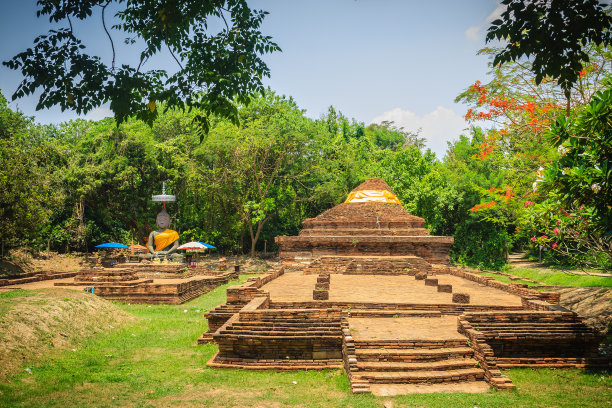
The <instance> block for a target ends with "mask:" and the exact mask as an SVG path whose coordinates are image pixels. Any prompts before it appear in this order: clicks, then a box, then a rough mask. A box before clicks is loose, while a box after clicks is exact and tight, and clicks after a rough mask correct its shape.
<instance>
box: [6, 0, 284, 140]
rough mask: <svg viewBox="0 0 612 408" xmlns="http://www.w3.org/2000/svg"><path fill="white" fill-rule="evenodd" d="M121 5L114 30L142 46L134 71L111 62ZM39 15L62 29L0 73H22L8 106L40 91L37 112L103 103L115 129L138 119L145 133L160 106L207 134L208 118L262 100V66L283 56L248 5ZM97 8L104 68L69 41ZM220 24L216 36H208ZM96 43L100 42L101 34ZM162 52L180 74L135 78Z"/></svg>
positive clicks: (139, 5)
mask: <svg viewBox="0 0 612 408" xmlns="http://www.w3.org/2000/svg"><path fill="white" fill-rule="evenodd" d="M115 3H116V5H118V6H120V7H121V8H120V10H119V11H118V12H117V13H116V14H115V18H116V19H117V20H118V21H119V23H118V24H116V25H114V26H113V27H112V29H115V30H118V31H119V32H120V33H122V34H127V35H129V37H128V38H127V39H126V40H125V42H126V43H127V44H130V46H131V47H135V46H134V45H133V44H134V43H135V42H136V39H139V40H142V41H143V42H144V43H145V45H146V46H145V49H144V50H142V52H141V53H140V62H139V64H138V65H137V66H130V65H127V64H119V63H118V62H117V63H116V61H115V59H116V55H115V45H114V43H113V38H112V36H111V33H110V32H109V30H108V28H107V26H106V22H105V14H104V13H105V11H106V9H107V8H108V7H109V6H111V5H112V6H115ZM38 7H39V9H38V10H37V16H38V17H41V16H48V17H49V21H50V22H53V23H61V24H65V26H64V27H63V28H59V29H53V30H50V31H49V33H48V34H46V35H41V36H39V37H37V38H36V39H35V40H34V47H33V48H28V49H27V50H25V51H23V52H21V53H19V54H17V55H16V56H14V57H13V58H12V59H11V60H9V61H5V62H3V64H4V65H5V66H7V67H9V68H11V69H14V70H20V71H21V73H22V74H23V76H24V79H23V81H22V82H21V84H20V85H19V87H18V88H17V90H16V91H15V93H14V95H13V99H15V98H20V97H23V96H25V95H29V94H33V93H34V92H37V91H39V92H41V94H40V98H39V102H38V105H37V109H42V108H49V107H51V106H60V107H61V109H62V110H74V111H75V112H77V113H79V114H82V113H87V112H89V111H91V110H92V109H95V108H96V107H99V106H101V105H103V104H104V103H106V102H110V109H111V110H112V111H113V113H114V115H115V119H116V121H117V123H118V124H119V123H123V122H125V121H126V120H127V119H128V118H130V117H136V118H139V119H141V120H142V121H144V122H145V123H147V124H149V125H151V124H152V123H153V121H154V120H155V119H156V118H157V117H158V116H159V110H158V107H157V105H158V104H160V103H164V108H165V109H166V110H168V109H175V108H178V109H181V110H183V111H184V110H188V111H190V112H191V110H192V109H196V110H197V111H198V112H199V113H198V114H196V115H194V116H193V117H192V120H193V121H194V123H196V124H197V125H198V131H199V132H200V134H201V135H203V134H205V133H208V130H209V128H210V118H209V116H210V115H211V114H213V113H214V114H215V115H217V116H220V117H223V118H226V119H228V120H230V121H232V122H233V123H237V121H238V111H237V107H236V106H235V104H234V102H236V101H237V102H239V103H242V104H245V103H247V102H248V101H249V100H250V98H251V95H252V94H253V93H262V92H263V91H264V87H263V84H262V78H263V77H264V76H270V70H269V69H268V67H267V66H266V64H265V63H264V62H263V60H262V59H261V56H262V55H263V54H265V53H270V52H274V51H280V48H279V47H278V45H277V44H275V43H274V42H273V41H272V40H271V37H269V36H265V35H264V34H262V33H261V31H260V27H261V25H262V22H263V19H264V17H265V15H266V14H267V13H266V12H265V11H262V10H254V9H250V8H249V6H248V4H247V2H246V1H245V0H229V1H210V0H208V1H196V2H184V1H179V0H170V1H165V2H162V3H159V2H149V1H137V0H129V1H122V0H108V1H107V0H94V1H89V0H69V1H63V2H58V1H55V0H40V1H38ZM98 7H99V8H100V9H101V18H102V26H103V28H104V31H105V35H106V36H107V37H108V39H109V42H110V46H111V48H112V51H113V57H112V61H111V63H110V64H105V63H104V62H102V60H101V58H100V57H99V56H97V55H94V54H88V53H86V52H85V49H86V47H85V45H84V44H83V43H82V41H81V40H80V39H78V38H77V37H76V34H75V32H74V31H73V27H72V19H78V20H91V19H92V15H93V13H94V9H96V8H98ZM214 23H220V24H221V25H222V29H221V30H220V31H219V32H211V30H210V29H209V27H210V26H211V25H214ZM101 35H104V34H102V33H101ZM162 48H165V49H167V50H168V51H169V52H170V55H172V57H173V58H174V60H175V61H176V63H177V71H176V72H175V73H173V74H170V73H168V72H166V71H164V70H155V69H151V70H148V71H142V70H141V68H143V66H144V65H145V63H146V62H147V60H148V59H149V58H151V57H153V56H154V55H156V54H158V53H159V52H160V51H161V50H162Z"/></svg>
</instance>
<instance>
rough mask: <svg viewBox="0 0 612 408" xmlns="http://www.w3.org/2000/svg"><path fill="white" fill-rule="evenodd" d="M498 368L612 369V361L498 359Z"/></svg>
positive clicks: (583, 358)
mask: <svg viewBox="0 0 612 408" xmlns="http://www.w3.org/2000/svg"><path fill="white" fill-rule="evenodd" d="M497 366H498V367H499V368H512V367H554V368H567V367H590V368H612V360H611V359H609V358H606V357H593V358H588V357H499V358H497Z"/></svg>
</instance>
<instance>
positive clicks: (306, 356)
mask: <svg viewBox="0 0 612 408" xmlns="http://www.w3.org/2000/svg"><path fill="white" fill-rule="evenodd" d="M213 338H214V340H215V341H216V342H217V343H218V344H219V354H218V357H217V356H216V357H215V359H213V360H211V362H212V363H217V364H219V363H221V364H223V363H233V364H240V363H243V364H244V365H248V364H249V363H250V362H257V361H261V360H276V361H287V362H289V363H291V365H292V366H293V368H294V369H296V368H301V367H300V365H304V366H320V367H324V366H326V365H329V364H332V365H334V366H340V365H341V359H342V352H341V343H342V330H341V311H340V309H321V310H316V309H308V310H305V309H284V310H270V309H264V310H252V311H248V310H247V311H245V308H243V310H242V311H241V312H239V313H238V314H237V315H235V316H233V317H232V318H231V319H230V320H229V321H228V322H227V323H226V324H225V325H223V326H222V327H221V328H220V329H219V330H217V331H216V332H215V333H214V335H213ZM300 362H302V363H303V364H301V363H300ZM257 364H259V363H257ZM245 368H249V367H245Z"/></svg>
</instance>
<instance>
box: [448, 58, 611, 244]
mask: <svg viewBox="0 0 612 408" xmlns="http://www.w3.org/2000/svg"><path fill="white" fill-rule="evenodd" d="M497 52H498V50H495V49H490V48H485V49H483V50H482V51H481V53H482V54H486V55H490V56H494V55H495V54H496V53H497ZM589 53H590V55H591V58H590V62H589V63H588V64H586V65H585V66H584V69H583V70H582V71H581V72H580V77H579V78H578V81H577V82H576V84H575V85H574V87H573V88H572V92H571V93H570V98H569V99H567V98H566V97H565V92H564V91H563V90H562V89H561V88H560V87H559V86H558V85H557V84H556V83H555V81H553V80H552V79H551V78H544V79H543V80H542V82H541V83H540V84H539V85H536V83H535V82H536V81H535V75H534V74H533V73H532V71H531V68H532V67H531V65H530V63H529V62H528V61H525V62H516V63H506V64H504V65H503V66H495V67H492V70H491V74H492V76H493V79H492V80H491V81H489V82H488V83H486V84H483V83H482V82H480V81H476V82H475V83H474V84H473V85H471V86H469V87H468V89H467V90H466V91H465V92H463V93H462V94H460V95H459V96H458V97H457V101H461V102H464V103H467V104H468V105H469V109H468V111H467V113H466V116H465V119H466V121H468V122H469V123H472V124H476V123H485V124H486V126H488V127H489V130H488V131H486V132H485V134H486V137H485V138H484V140H483V141H482V143H481V144H480V146H479V147H480V149H479V151H478V152H477V153H476V154H475V155H474V156H473V160H477V161H488V162H490V163H491V164H492V165H493V166H494V167H496V168H499V169H500V170H501V171H502V173H503V174H504V178H503V181H502V182H501V183H500V187H499V188H498V187H496V188H491V189H488V190H485V189H480V191H479V192H480V196H481V202H480V203H479V204H477V205H475V206H474V207H472V209H471V211H472V212H474V213H478V214H479V215H481V216H482V217H483V218H484V219H488V220H493V221H497V222H501V223H502V224H503V225H505V226H506V227H508V228H514V226H516V227H517V228H518V231H519V233H518V234H516V237H517V238H520V239H524V240H526V241H527V242H531V243H532V244H533V245H534V246H536V245H537V246H543V245H544V246H548V247H551V246H552V245H554V244H555V243H556V242H557V241H555V240H554V239H553V238H554V235H555V234H554V233H552V231H553V230H554V228H555V227H554V225H552V226H551V227H550V228H548V226H547V227H546V228H544V226H543V225H540V224H539V223H538V222H536V220H535V218H534V217H535V216H534V217H532V213H534V211H535V210H534V208H535V207H532V206H531V205H529V203H532V204H533V203H542V202H544V201H545V200H546V199H547V198H548V197H547V195H542V194H540V193H541V191H539V187H540V186H541V182H542V180H543V179H544V174H545V173H546V172H547V171H548V169H549V168H550V167H551V164H552V163H554V162H555V161H556V160H557V159H558V158H559V152H558V151H557V149H556V148H555V146H553V143H551V142H550V140H549V138H548V136H547V135H548V133H549V131H550V127H551V125H552V124H554V123H555V121H556V119H557V117H559V116H563V115H567V114H568V112H569V113H570V117H573V116H574V115H576V114H577V113H576V112H578V111H579V110H580V107H581V106H584V105H585V104H588V103H589V102H590V101H591V99H592V98H593V95H594V94H595V93H596V92H597V91H599V90H601V89H603V87H604V86H605V84H604V81H603V80H604V78H605V76H606V74H607V73H608V70H607V69H606V67H608V66H610V64H611V62H612V54H611V53H610V52H609V51H608V50H607V49H603V48H600V47H592V48H591V49H590V50H589ZM526 203H527V204H526ZM527 232H530V233H531V235H527ZM536 232H537V233H536ZM530 238H535V239H534V240H529V239H530ZM557 248H559V251H560V250H561V246H560V244H559V243H556V246H555V249H557Z"/></svg>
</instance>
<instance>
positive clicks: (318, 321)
mask: <svg viewBox="0 0 612 408" xmlns="http://www.w3.org/2000/svg"><path fill="white" fill-rule="evenodd" d="M245 321H247V320H245ZM248 321H251V322H253V321H255V322H262V323H306V324H310V325H312V326H316V325H317V324H321V323H332V324H337V325H340V324H341V323H342V320H341V319H334V320H331V319H270V318H263V319H261V318H260V319H256V320H248Z"/></svg>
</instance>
